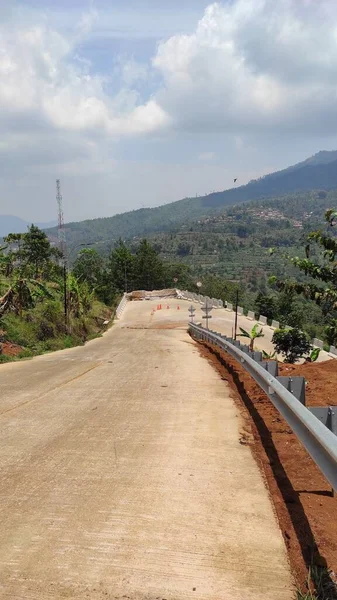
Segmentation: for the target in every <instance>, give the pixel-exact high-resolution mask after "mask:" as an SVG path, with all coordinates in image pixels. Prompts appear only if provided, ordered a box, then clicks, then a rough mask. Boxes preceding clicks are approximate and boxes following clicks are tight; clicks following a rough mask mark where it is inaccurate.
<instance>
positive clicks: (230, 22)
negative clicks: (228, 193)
mask: <svg viewBox="0 0 337 600" xmlns="http://www.w3.org/2000/svg"><path fill="white" fill-rule="evenodd" d="M0 81H1V85H0V214H11V215H16V216H19V217H21V218H24V219H26V220H27V221H30V222H31V221H38V222H41V221H48V220H55V218H56V217H57V215H56V209H57V207H56V200H55V193H56V190H55V181H56V179H58V178H59V179H60V180H61V188H62V194H63V203H64V214H65V219H66V221H73V220H82V219H86V218H95V217H105V216H112V215H114V214H116V213H120V212H125V211H127V210H133V209H137V208H140V207H150V206H158V205H160V204H164V203H167V202H173V201H175V200H179V199H181V198H184V197H187V196H195V195H196V194H198V195H202V194H205V193H209V192H212V191H215V190H217V191H218V190H223V189H227V188H230V187H232V185H233V179H234V178H238V184H243V183H246V182H248V181H249V180H251V179H253V178H256V177H259V176H261V175H263V174H266V173H269V172H272V171H274V170H277V169H280V168H284V167H287V166H289V165H290V164H294V163H296V162H299V161H301V160H303V159H305V158H307V157H308V156H311V155H312V154H314V153H316V152H318V151H319V150H323V149H324V150H333V149H337V4H336V0H319V2H318V1H317V0H278V1H277V2H275V0H224V1H223V2H216V3H210V2H207V1H204V0H86V1H84V0H72V2H69V0H57V2H56V0H21V2H20V1H16V0H0Z"/></svg>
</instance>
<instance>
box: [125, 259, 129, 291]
mask: <svg viewBox="0 0 337 600" xmlns="http://www.w3.org/2000/svg"><path fill="white" fill-rule="evenodd" d="M124 289H125V292H126V293H127V292H128V276H127V272H126V261H125V263H124Z"/></svg>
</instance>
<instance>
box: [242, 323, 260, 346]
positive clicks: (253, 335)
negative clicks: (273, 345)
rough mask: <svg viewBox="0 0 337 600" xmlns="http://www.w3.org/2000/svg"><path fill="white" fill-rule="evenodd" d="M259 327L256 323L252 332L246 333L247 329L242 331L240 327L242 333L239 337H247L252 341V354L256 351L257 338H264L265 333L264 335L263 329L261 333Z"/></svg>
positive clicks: (250, 343)
mask: <svg viewBox="0 0 337 600" xmlns="http://www.w3.org/2000/svg"><path fill="white" fill-rule="evenodd" d="M258 328H259V326H258V324H257V323H255V325H254V326H253V327H252V329H251V331H250V332H249V331H246V330H245V329H242V327H239V329H240V331H241V333H239V337H246V338H248V339H249V340H250V342H249V350H250V351H251V352H253V350H254V342H255V340H256V339H257V338H260V337H264V333H263V329H262V327H261V329H260V331H259V329H258Z"/></svg>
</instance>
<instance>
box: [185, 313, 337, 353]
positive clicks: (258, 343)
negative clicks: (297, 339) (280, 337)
mask: <svg viewBox="0 0 337 600" xmlns="http://www.w3.org/2000/svg"><path fill="white" fill-rule="evenodd" d="M192 304H193V306H194V307H195V308H196V318H195V321H196V322H202V323H203V325H204V324H205V320H204V319H203V320H202V316H203V315H204V313H203V312H202V311H201V305H200V304H197V303H194V302H193V303H192ZM188 305H189V306H190V305H191V302H189V303H188ZM211 315H212V319H211V320H210V321H209V328H210V329H213V330H214V331H218V332H219V333H224V334H225V335H229V336H231V335H232V334H233V331H234V320H235V313H234V311H229V310H226V309H224V308H220V309H215V308H214V309H213V310H212V313H211ZM256 322H257V321H253V320H252V319H248V317H245V316H244V315H238V330H237V331H238V335H239V334H240V333H241V332H240V330H239V327H242V328H243V329H245V330H246V331H251V329H252V327H253V326H254V325H255V323H256ZM259 329H262V332H263V337H261V338H257V339H256V340H255V345H254V347H255V349H256V350H265V352H268V353H269V354H270V353H273V352H274V344H272V341H271V340H272V337H273V334H274V331H275V330H274V329H272V328H271V327H269V325H260V324H259ZM238 339H239V340H240V341H242V342H243V343H246V342H247V338H244V337H241V336H240V337H239V338H238ZM248 343H249V340H248ZM333 358H334V357H333V355H331V354H329V353H328V352H325V351H324V350H322V351H321V352H320V355H319V357H318V361H317V362H322V361H325V360H332V359H333ZM278 360H279V361H282V360H283V359H282V355H278ZM300 362H301V361H300ZM302 362H304V361H302Z"/></svg>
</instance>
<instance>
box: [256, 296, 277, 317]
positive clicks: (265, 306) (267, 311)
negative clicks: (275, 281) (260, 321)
mask: <svg viewBox="0 0 337 600" xmlns="http://www.w3.org/2000/svg"><path fill="white" fill-rule="evenodd" d="M255 307H256V309H257V311H258V313H259V315H264V316H265V317H267V319H274V317H275V314H276V311H277V303H276V299H275V298H274V296H267V295H265V294H261V293H259V294H258V295H257V296H256V300H255Z"/></svg>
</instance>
